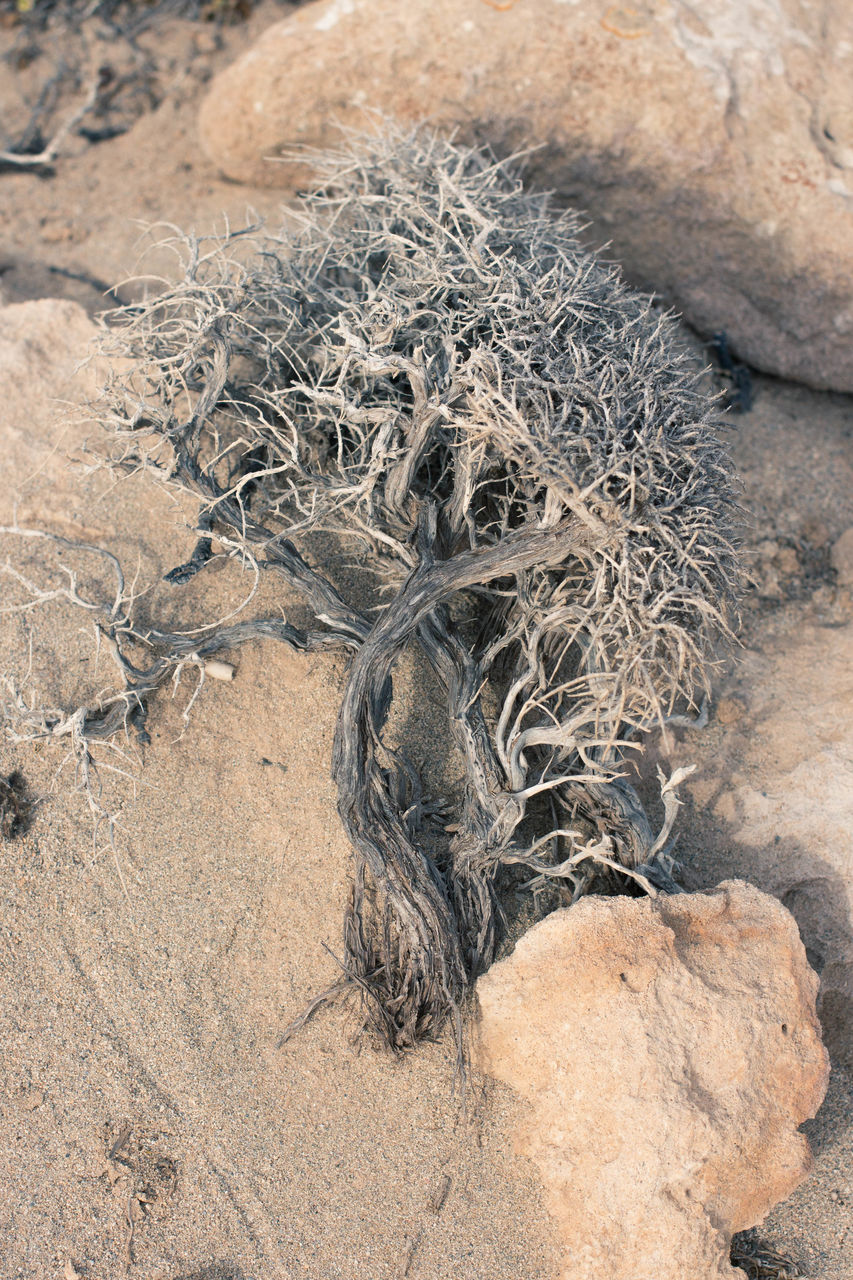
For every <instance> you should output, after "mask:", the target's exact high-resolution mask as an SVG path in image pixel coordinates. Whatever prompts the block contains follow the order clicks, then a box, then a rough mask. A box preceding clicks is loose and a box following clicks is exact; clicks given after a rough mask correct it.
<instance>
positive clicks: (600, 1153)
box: [477, 881, 829, 1280]
mask: <svg viewBox="0 0 853 1280" xmlns="http://www.w3.org/2000/svg"><path fill="white" fill-rule="evenodd" d="M477 991H478V995H479V999H480V1005H481V1010H482V1021H481V1041H480V1042H481V1060H482V1063H483V1065H484V1067H485V1069H486V1070H487V1071H488V1072H489V1073H490V1074H492V1075H494V1076H496V1077H497V1078H498V1079H500V1080H502V1081H504V1082H505V1083H507V1084H509V1085H511V1086H512V1087H513V1088H514V1089H516V1090H517V1091H518V1092H519V1093H520V1094H521V1095H522V1096H523V1097H525V1098H527V1099H528V1100H529V1101H530V1103H531V1104H532V1109H531V1111H530V1113H529V1122H528V1124H527V1127H526V1130H525V1132H524V1133H523V1134H522V1135H521V1138H522V1144H523V1146H524V1147H525V1148H526V1150H527V1152H528V1153H529V1154H530V1155H531V1156H532V1158H533V1159H534V1161H535V1162H536V1163H537V1165H538V1166H539V1169H540V1171H541V1174H542V1177H543V1181H544V1183H545V1188H546V1195H547V1199H548V1203H549V1207H550V1209H551V1212H552V1213H553V1215H554V1217H555V1219H556V1221H557V1224H558V1227H559V1228H560V1230H561V1232H562V1234H563V1237H564V1239H565V1258H564V1271H563V1276H564V1277H565V1280H568V1278H569V1277H571V1280H586V1278H587V1277H589V1280H593V1277H594V1278H595V1280H649V1278H650V1277H652V1276H655V1277H657V1276H674V1275H677V1276H678V1277H679V1278H680V1280H714V1278H720V1280H721V1278H722V1277H726V1278H727V1280H731V1278H732V1277H734V1276H735V1275H740V1274H741V1273H740V1272H738V1271H736V1270H733V1269H732V1267H731V1265H730V1263H729V1260H728V1255H729V1244H730V1239H731V1235H732V1234H733V1233H734V1232H736V1231H740V1230H743V1229H745V1228H747V1227H750V1226H753V1225H755V1224H756V1223H758V1222H759V1221H760V1220H761V1219H762V1218H763V1217H764V1215H765V1214H766V1213H767V1211H768V1209H769V1208H770V1207H771V1206H772V1205H773V1204H775V1203H776V1201H778V1200H780V1199H782V1198H783V1197H784V1196H786V1195H788V1194H789V1193H790V1192H791V1191H792V1190H793V1189H794V1187H796V1186H797V1185H798V1184H799V1183H800V1182H801V1181H802V1179H803V1178H804V1176H805V1174H806V1173H807V1171H808V1168H809V1163H810V1154H809V1148H808V1143H807V1142H806V1139H805V1138H804V1137H803V1135H802V1134H800V1133H798V1132H797V1126H798V1125H799V1124H800V1123H801V1122H802V1121H804V1120H806V1119H808V1118H810V1117H811V1116H813V1115H814V1114H815V1112H816V1111H817V1109H818V1107H819V1106H820V1103H821V1101H822V1100H823V1097H824V1093H825V1091H826V1084H827V1079H828V1075H829V1064H828V1059H827V1055H826V1052H825V1050H824V1049H823V1046H822V1044H821V1040H820V1031H819V1027H818V1022H817V1018H816V1015H815V994H816V991H817V978H816V977H815V975H814V973H813V972H812V970H811V969H810V968H809V966H808V963H807V961H806V956H805V951H804V949H803V946H802V943H801V942H800V938H799V935H798V933H797V926H796V923H795V922H794V920H793V918H792V916H791V915H790V914H789V913H788V912H787V911H786V910H785V908H784V907H782V906H781V905H780V904H779V903H778V902H777V901H775V899H773V898H771V897H769V896H768V895H765V894H763V893H761V892H760V890H758V889H755V888H754V887H752V886H751V885H748V884H745V883H744V882H742V881H727V882H725V883H724V884H722V885H720V886H719V888H718V889H716V890H712V891H710V892H708V893H705V894H685V895H680V896H677V897H669V898H668V897H660V898H658V899H656V900H654V901H652V900H636V899H628V898H618V899H593V898H590V899H586V900H584V901H582V902H580V903H578V904H577V905H576V906H574V907H572V908H570V909H568V910H565V911H558V912H555V913H554V914H552V915H550V916H548V917H546V919H545V920H543V921H542V922H541V923H540V924H538V925H536V926H535V927H534V928H533V929H531V930H530V931H529V933H527V934H526V935H525V936H524V937H522V939H521V940H520V941H519V943H518V944H517V946H516V948H515V951H514V952H513V954H512V955H511V956H510V957H509V958H508V959H507V960H504V961H502V962H501V963H499V964H497V965H495V966H494V967H493V968H492V969H491V970H490V971H489V972H488V973H487V974H486V975H485V976H484V977H483V978H481V979H480V981H479V983H478V984H477Z"/></svg>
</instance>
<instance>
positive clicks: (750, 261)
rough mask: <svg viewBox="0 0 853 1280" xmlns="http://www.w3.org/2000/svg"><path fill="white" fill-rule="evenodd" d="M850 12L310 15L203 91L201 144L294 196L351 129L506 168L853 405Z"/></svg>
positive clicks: (658, 280)
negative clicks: (400, 135) (414, 129)
mask: <svg viewBox="0 0 853 1280" xmlns="http://www.w3.org/2000/svg"><path fill="white" fill-rule="evenodd" d="M851 82H853V10H851V9H850V7H849V6H848V5H846V4H844V3H842V0H824V2H823V3H820V4H817V5H814V4H809V3H808V2H807V0H749V2H748V3H743V0H706V3H704V4H703V5H702V6H701V13H700V10H699V9H697V7H696V6H695V5H690V4H687V3H685V2H684V0H672V3H667V4H660V3H651V2H649V3H643V4H637V5H633V6H619V5H609V6H608V5H606V4H604V3H602V2H601V0H571V2H567V0H509V3H501V4H498V3H495V2H494V0H407V2H406V3H405V4H400V3H399V0H320V3H316V4H311V5H306V6H301V7H300V8H299V9H298V10H297V11H296V12H295V13H293V14H292V15H291V16H290V17H289V18H287V19H285V20H284V21H283V22H280V23H278V24H276V25H275V26H273V27H271V28H270V29H269V30H267V31H266V32H265V33H264V34H263V36H262V37H261V38H260V39H259V40H258V41H257V43H256V44H255V45H254V47H253V48H252V49H250V50H249V51H248V52H247V53H245V54H244V55H243V56H242V57H241V58H240V59H239V60H238V61H237V62H236V63H235V64H234V65H233V66H231V67H230V68H228V69H227V70H226V71H224V72H223V73H221V74H220V75H219V76H218V77H217V78H216V79H215V81H214V82H213V85H212V88H211V90H210V93H209V95H208V97H207V99H206V101H205V103H204V104H203V107H202V111H201V119H200V124H201V137H202V142H203V145H204V147H205V149H206V150H207V152H208V153H209V155H210V156H211V158H212V159H213V160H214V161H215V163H216V164H218V165H219V166H220V168H221V169H222V170H223V171H224V172H225V173H226V174H227V175H228V176H230V177H232V178H235V179H237V180H239V181H242V182H253V183H266V184H271V185H278V184H283V185H290V184H299V183H304V182H305V181H306V180H307V179H308V177H309V176H310V168H309V166H306V165H293V164H281V163H274V162H271V160H272V161H274V160H275V158H277V157H279V156H280V154H281V152H282V150H283V149H284V148H287V147H291V148H293V147H298V146H301V145H307V146H311V147H314V146H327V145H329V144H334V142H335V141H336V139H337V137H338V134H337V125H338V124H339V123H343V124H345V125H347V126H355V127H357V128H364V127H365V126H367V125H369V124H370V119H369V117H368V116H367V115H366V114H365V109H366V108H367V109H370V108H377V109H379V110H380V111H383V112H385V113H388V114H390V115H393V116H395V117H397V118H399V119H402V120H417V121H420V120H424V119H426V120H429V121H430V122H431V123H433V124H436V125H438V126H440V127H442V128H455V129H458V130H460V136H461V137H462V138H463V139H468V140H475V141H483V140H485V141H488V142H491V143H493V144H495V145H496V146H497V147H498V148H499V149H500V150H501V151H504V152H506V151H509V150H513V149H516V148H526V147H530V146H531V145H532V146H534V147H535V146H536V145H537V144H539V145H540V146H541V149H540V150H538V151H535V152H534V153H533V154H532V155H530V156H529V157H528V159H527V161H526V166H527V174H528V177H529V179H530V181H531V182H532V183H534V184H540V185H544V186H546V187H549V188H553V189H555V190H556V192H557V194H558V196H559V197H560V198H561V199H564V200H566V201H568V202H569V203H571V204H574V205H576V206H577V207H579V208H582V209H583V210H584V211H585V212H588V213H589V214H590V215H591V217H592V219H593V226H592V230H591V233H590V234H591V236H592V237H593V238H594V239H595V240H596V242H597V243H598V244H600V243H602V242H603V241H611V242H612V253H613V255H614V256H615V257H616V258H617V259H618V260H620V261H621V262H622V264H623V265H624V267H625V268H626V270H627V271H628V273H629V275H630V276H631V277H632V279H633V280H634V281H635V282H636V283H639V284H641V285H644V286H647V287H649V288H652V289H654V290H655V291H656V292H659V293H663V294H664V295H665V296H667V297H668V299H669V300H670V301H671V302H673V303H674V305H675V306H676V307H677V308H678V309H680V310H682V311H683V312H684V314H685V315H686V317H687V318H688V320H690V322H691V323H692V324H693V325H694V326H695V327H697V328H698V329H699V330H700V331H702V332H704V333H706V334H711V333H714V332H717V331H719V330H724V331H725V333H726V335H727V337H728V341H729V344H730V346H731V348H732V350H733V351H735V352H736V353H737V355H738V356H740V357H741V358H742V359H744V360H746V361H747V362H748V363H750V364H752V365H754V366H755V367H757V368H760V369H766V370H767V371H769V372H771V373H774V374H779V375H782V376H783V377H789V378H795V379H798V380H799V381H802V382H805V383H808V384H809V385H811V386H814V387H830V388H834V389H836V390H853V342H851V335H852V334H853V237H851V235H850V219H851V214H853V112H851V110H850V105H849V104H850V93H849V86H850V84H851Z"/></svg>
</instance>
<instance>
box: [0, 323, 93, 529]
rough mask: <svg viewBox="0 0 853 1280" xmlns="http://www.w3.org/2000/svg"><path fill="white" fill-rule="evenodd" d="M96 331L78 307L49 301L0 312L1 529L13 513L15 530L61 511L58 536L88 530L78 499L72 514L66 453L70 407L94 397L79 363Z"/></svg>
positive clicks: (88, 373)
mask: <svg viewBox="0 0 853 1280" xmlns="http://www.w3.org/2000/svg"><path fill="white" fill-rule="evenodd" d="M95 332H96V331H95V326H94V325H93V324H92V322H91V320H90V319H89V318H88V316H87V315H86V313H85V311H84V310H83V308H82V307H81V306H79V305H78V304H77V303H76V302H70V301H63V300H59V299H56V298H47V299H40V300H39V301H34V302H21V303H13V304H11V305H9V306H5V307H0V446H2V456H3V463H4V470H5V474H6V476H7V477H10V478H11V479H12V481H13V484H10V485H9V486H7V487H6V488H4V490H3V492H2V493H0V524H7V523H10V522H11V519H12V514H13V508H15V507H16V508H17V513H18V519H19V521H20V523H21V524H26V523H28V522H29V521H32V522H33V523H36V524H38V523H41V522H42V521H43V520H45V519H46V518H47V519H49V517H50V515H51V514H58V513H59V511H60V510H62V512H63V514H62V517H61V519H62V521H63V527H62V528H61V529H57V532H60V533H66V532H69V531H70V528H71V527H73V526H77V527H81V528H83V527H86V521H85V519H84V514H83V511H82V504H79V500H78V507H77V510H76V511H75V510H74V509H73V505H72V499H71V489H70V486H69V482H68V468H67V463H66V459H65V452H66V450H67V449H68V448H70V447H72V446H74V445H76V444H77V443H78V433H75V432H74V431H73V430H72V428H71V427H70V424H69V413H68V405H69V403H76V404H78V405H79V404H80V403H81V402H82V401H83V400H84V399H86V398H88V397H90V396H93V395H94V394H95V391H96V387H97V377H96V375H95V373H94V371H93V369H92V367H91V366H86V365H84V364H83V362H84V361H85V359H86V357H87V355H89V354H91V350H92V343H93V340H94V337H95ZM56 486H59V489H57V488H56ZM36 494H38V495H40V496H39V497H38V498H37V499H36V498H35V497H34V496H31V495H36ZM66 498H68V499H69V506H68V508H67V509H66V508H65V506H64V500H65V499H66ZM48 505H49V506H50V507H52V508H53V511H48V510H47V506H48ZM84 540H85V538H84Z"/></svg>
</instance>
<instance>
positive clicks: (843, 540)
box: [830, 529, 853, 587]
mask: <svg viewBox="0 0 853 1280" xmlns="http://www.w3.org/2000/svg"><path fill="white" fill-rule="evenodd" d="M830 561H831V562H832V567H833V569H834V570H835V572H836V573H837V574H838V582H839V585H840V586H842V587H853V529H845V531H844V533H842V535H841V537H840V538H839V539H838V541H837V542H836V543H834V544H833V547H832V551H831V552H830Z"/></svg>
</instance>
